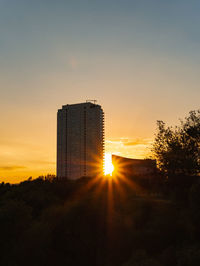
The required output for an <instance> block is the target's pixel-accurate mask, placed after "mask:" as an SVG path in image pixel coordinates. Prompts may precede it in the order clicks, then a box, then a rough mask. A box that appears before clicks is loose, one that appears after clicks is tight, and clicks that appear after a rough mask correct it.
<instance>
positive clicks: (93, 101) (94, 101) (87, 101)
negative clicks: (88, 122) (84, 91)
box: [86, 100, 97, 104]
mask: <svg viewBox="0 0 200 266" xmlns="http://www.w3.org/2000/svg"><path fill="white" fill-rule="evenodd" d="M89 102H92V103H94V104H96V102H97V100H86V103H89Z"/></svg>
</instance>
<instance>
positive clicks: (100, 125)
mask: <svg viewBox="0 0 200 266" xmlns="http://www.w3.org/2000/svg"><path fill="white" fill-rule="evenodd" d="M103 156H104V112H103V110H102V108H101V106H100V105H97V104H96V103H95V101H94V103H92V102H85V103H79V104H70V105H69V104H67V105H63V106H62V109H59V110H58V113H57V176H58V177H60V178H69V179H78V178H80V177H83V176H95V175H97V174H102V173H103Z"/></svg>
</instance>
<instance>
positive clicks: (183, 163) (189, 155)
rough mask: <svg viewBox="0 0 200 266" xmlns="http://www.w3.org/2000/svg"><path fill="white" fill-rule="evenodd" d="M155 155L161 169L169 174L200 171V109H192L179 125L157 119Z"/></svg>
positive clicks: (192, 173)
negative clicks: (170, 124) (167, 123)
mask: <svg viewBox="0 0 200 266" xmlns="http://www.w3.org/2000/svg"><path fill="white" fill-rule="evenodd" d="M152 151H153V155H154V157H155V159H156V160H157V164H158V167H159V169H160V170H161V171H162V172H164V173H166V174H167V175H168V176H169V175H180V174H183V175H197V174H199V173H200V110H197V111H191V112H190V113H189V115H188V116H187V117H186V118H185V120H181V123H180V125H179V126H176V127H169V126H166V124H165V123H164V122H163V121H157V133H156V136H155V140H154V143H153V149H152Z"/></svg>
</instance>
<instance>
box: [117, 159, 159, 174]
mask: <svg viewBox="0 0 200 266" xmlns="http://www.w3.org/2000/svg"><path fill="white" fill-rule="evenodd" d="M112 163H113V165H114V167H115V169H116V171H115V173H116V174H117V173H118V174H121V175H126V176H146V175H152V174H155V173H156V169H157V168H156V160H151V159H131V158H126V157H122V156H118V155H112Z"/></svg>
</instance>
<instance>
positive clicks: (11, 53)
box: [0, 0, 200, 183]
mask: <svg viewBox="0 0 200 266" xmlns="http://www.w3.org/2000/svg"><path fill="white" fill-rule="evenodd" d="M199 11H200V1H198V0H190V1H188V0H168V1H166V0H101V1H100V0H98V1H97V0H56V1H55V0H54V1H53V0H0V112H1V116H0V182H1V181H6V182H11V183H15V182H19V181H21V180H24V179H27V178H28V177H30V176H32V177H37V176H39V175H45V174H48V173H49V174H55V171H56V115H57V109H59V108H61V106H62V105H65V104H70V103H79V102H84V101H85V100H87V99H96V100H97V101H98V104H100V105H102V108H103V109H104V112H105V130H106V132H105V137H106V152H109V153H114V154H118V155H122V156H127V157H130V158H145V157H147V155H148V151H149V146H150V144H151V143H152V140H153V138H154V134H155V130H156V120H163V121H165V122H166V123H167V124H169V125H174V124H178V122H179V118H184V117H185V116H186V115H187V114H188V112H189V111H190V110H196V109H198V108H199V99H200V88H199V84H200V53H199V51H200V27H199V25H200V16H199Z"/></svg>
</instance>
